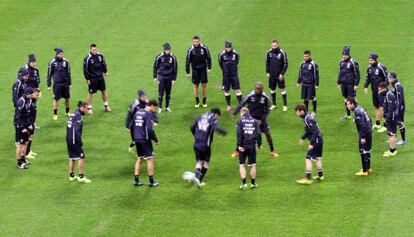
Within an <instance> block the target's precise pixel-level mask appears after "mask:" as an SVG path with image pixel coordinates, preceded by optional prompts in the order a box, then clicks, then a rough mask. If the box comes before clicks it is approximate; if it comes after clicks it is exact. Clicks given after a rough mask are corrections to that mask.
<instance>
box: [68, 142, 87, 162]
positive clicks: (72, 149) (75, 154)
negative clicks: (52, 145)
mask: <svg viewBox="0 0 414 237" xmlns="http://www.w3.org/2000/svg"><path fill="white" fill-rule="evenodd" d="M67 146H68V154H69V159H71V160H80V159H85V153H84V152H83V149H82V146H81V145H79V144H72V143H71V142H67Z"/></svg>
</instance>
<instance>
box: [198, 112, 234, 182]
mask: <svg viewBox="0 0 414 237" xmlns="http://www.w3.org/2000/svg"><path fill="white" fill-rule="evenodd" d="M220 115H221V112H220V109H219V108H212V109H211V110H210V112H207V113H205V114H203V115H202V116H200V117H198V118H196V120H195V121H194V123H193V125H192V126H191V133H192V134H193V136H194V153H195V158H196V165H195V177H194V178H193V180H192V181H193V183H194V184H195V185H196V186H197V187H201V186H204V185H205V183H203V182H202V181H203V178H204V176H205V175H206V173H207V170H208V164H209V162H210V156H211V145H212V143H213V135H214V132H217V133H218V134H220V135H223V136H224V135H226V134H227V132H226V131H225V130H224V129H223V128H221V127H220V126H219V124H218V118H219V117H220Z"/></svg>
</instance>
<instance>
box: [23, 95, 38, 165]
mask: <svg viewBox="0 0 414 237" xmlns="http://www.w3.org/2000/svg"><path fill="white" fill-rule="evenodd" d="M40 95H41V94H40V90H39V88H34V89H33V95H32V103H31V106H30V114H29V118H28V120H29V125H31V126H29V129H28V131H29V142H28V143H27V148H26V158H27V159H35V158H36V156H37V153H35V152H33V151H32V142H33V136H34V132H35V128H36V115H37V107H36V102H37V100H38V99H39V98H40Z"/></svg>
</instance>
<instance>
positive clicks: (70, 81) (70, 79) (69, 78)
mask: <svg viewBox="0 0 414 237" xmlns="http://www.w3.org/2000/svg"><path fill="white" fill-rule="evenodd" d="M66 62H67V63H68V67H67V74H68V83H69V86H71V85H72V77H71V75H70V64H69V61H66Z"/></svg>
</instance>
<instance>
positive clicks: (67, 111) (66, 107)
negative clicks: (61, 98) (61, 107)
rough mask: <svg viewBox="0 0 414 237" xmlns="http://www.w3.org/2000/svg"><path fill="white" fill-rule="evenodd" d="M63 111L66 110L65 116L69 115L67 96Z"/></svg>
mask: <svg viewBox="0 0 414 237" xmlns="http://www.w3.org/2000/svg"><path fill="white" fill-rule="evenodd" d="M65 111H66V116H69V111H70V99H69V98H67V99H65Z"/></svg>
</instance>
